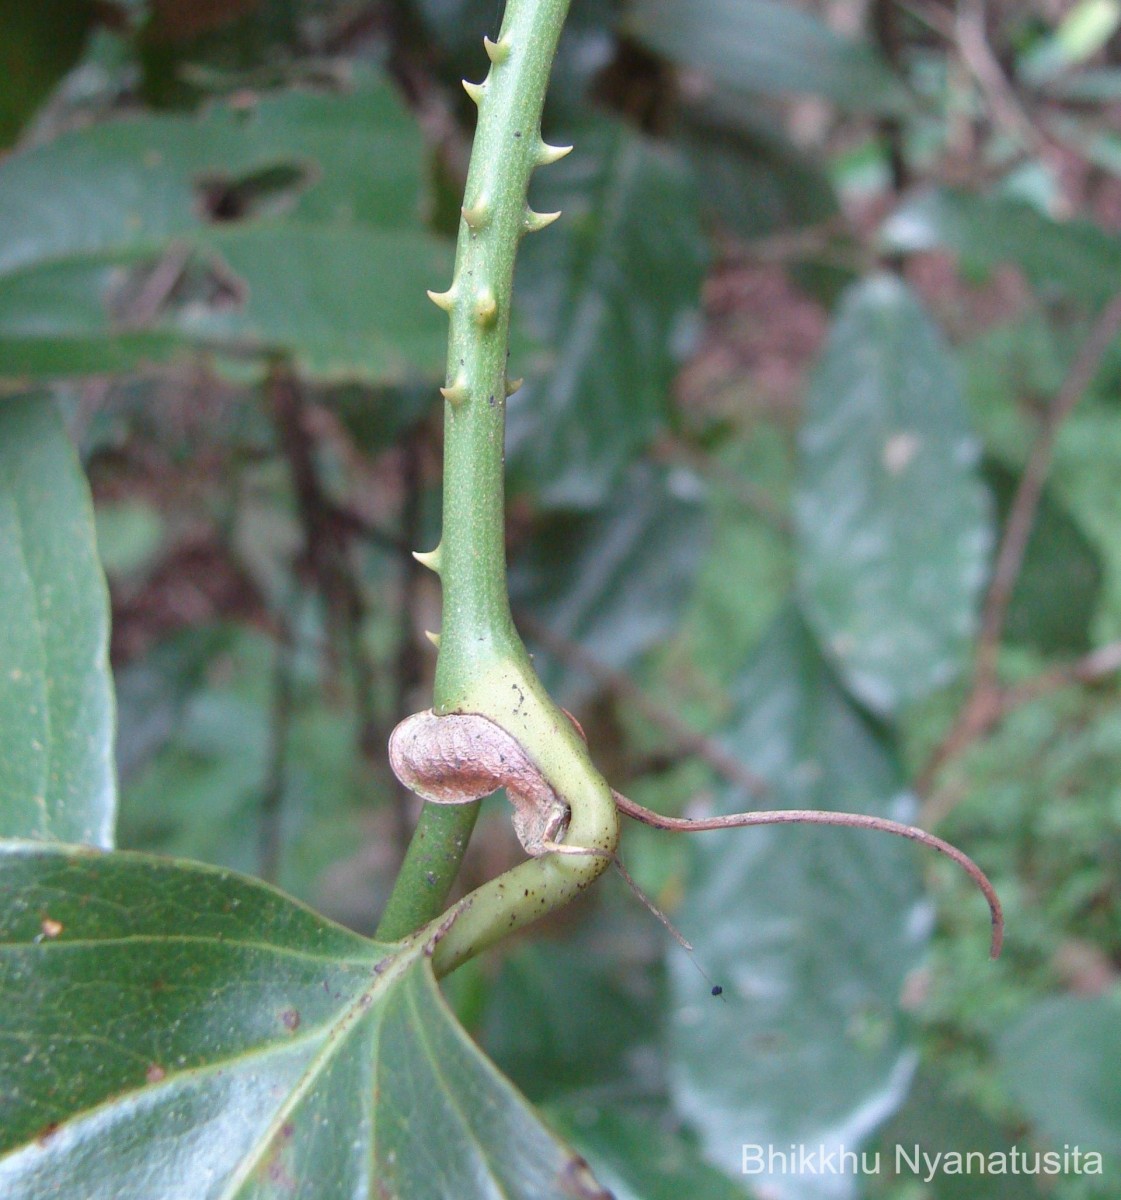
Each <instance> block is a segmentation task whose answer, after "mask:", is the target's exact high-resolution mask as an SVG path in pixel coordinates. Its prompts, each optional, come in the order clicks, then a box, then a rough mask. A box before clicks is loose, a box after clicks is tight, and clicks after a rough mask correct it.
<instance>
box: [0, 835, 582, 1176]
mask: <svg viewBox="0 0 1121 1200" xmlns="http://www.w3.org/2000/svg"><path fill="white" fill-rule="evenodd" d="M0 880H2V882H3V888H4V895H5V903H4V904H3V906H0V1193H2V1194H3V1196H4V1197H5V1200H33V1198H34V1200H42V1197H44V1196H48V1195H59V1196H63V1195H66V1196H69V1195H73V1194H74V1192H73V1189H74V1186H75V1181H77V1180H80V1181H81V1187H82V1188H83V1189H84V1194H85V1195H88V1196H90V1197H94V1196H97V1197H103V1196H104V1197H109V1196H112V1197H113V1198H114V1200H219V1198H221V1200H233V1198H234V1197H245V1198H248V1197H254V1198H256V1200H265V1198H266V1197H276V1198H278V1200H279V1198H280V1197H287V1198H294V1197H296V1198H298V1197H302V1198H304V1200H344V1198H346V1200H356V1198H357V1197H363V1198H368V1200H385V1198H386V1197H400V1198H402V1200H476V1198H477V1200H483V1198H484V1197H485V1198H486V1200H491V1198H492V1197H494V1196H495V1195H503V1196H508V1197H511V1198H515V1197H517V1198H524V1200H562V1198H568V1200H571V1197H573V1196H585V1197H597V1196H600V1195H601V1193H600V1192H599V1191H598V1190H597V1189H596V1188H595V1186H594V1184H593V1182H592V1181H591V1179H590V1176H589V1175H588V1173H587V1170H586V1168H585V1167H584V1166H583V1164H582V1162H581V1161H580V1160H579V1159H577V1158H575V1157H574V1156H573V1155H572V1153H571V1151H569V1150H567V1149H566V1148H565V1147H564V1146H563V1145H562V1144H561V1143H560V1142H558V1141H557V1140H556V1138H555V1137H554V1136H553V1135H552V1134H551V1133H550V1132H549V1131H547V1130H546V1129H545V1127H544V1126H543V1125H541V1124H540V1122H539V1121H538V1120H537V1118H536V1117H535V1116H534V1114H533V1113H532V1110H530V1108H529V1107H528V1106H527V1105H526V1103H525V1101H524V1100H523V1099H522V1098H521V1097H520V1096H519V1095H518V1094H517V1093H516V1092H515V1091H514V1089H513V1088H512V1087H511V1086H510V1084H509V1083H507V1082H506V1081H505V1080H504V1079H503V1078H502V1077H501V1076H500V1075H499V1074H498V1072H497V1071H496V1070H495V1069H494V1067H493V1066H491V1064H490V1063H489V1062H488V1061H487V1060H486V1059H485V1058H483V1057H482V1055H480V1053H479V1052H478V1050H477V1049H476V1048H475V1047H474V1045H473V1044H472V1043H471V1042H470V1041H469V1039H468V1038H467V1037H466V1035H465V1034H464V1032H463V1030H462V1029H461V1028H460V1027H459V1026H458V1025H457V1024H456V1022H455V1020H454V1019H453V1017H452V1016H451V1014H450V1012H449V1011H448V1009H447V1008H446V1006H445V1005H444V1003H443V1000H442V999H441V997H440V994H439V991H438V989H437V988H436V985H435V982H434V980H433V977H432V973H431V970H430V968H429V966H428V961H427V957H426V955H425V953H424V947H423V944H420V943H414V944H412V945H408V944H405V945H401V946H381V945H378V944H377V943H374V942H369V941H366V940H365V939H363V938H360V937H358V936H357V935H356V934H352V933H349V932H347V931H346V930H344V929H342V928H341V927H339V926H335V925H332V924H330V923H329V922H327V921H325V920H323V919H322V918H320V917H318V916H316V915H315V914H314V913H312V912H311V911H310V910H308V909H305V908H302V907H301V906H300V905H298V904H296V903H295V902H293V901H291V900H289V899H288V898H287V897H285V896H284V895H282V894H281V893H279V892H276V891H274V890H273V889H271V888H269V887H266V886H265V885H263V884H260V883H257V882H254V881H252V880H249V879H245V878H243V877H239V876H236V875H233V874H230V873H228V872H225V871H221V870H215V869H213V868H206V867H200V866H193V865H189V864H185V863H178V862H175V861H172V860H166V859H155V858H146V857H143V856H140V855H126V854H113V855H104V856H103V855H100V854H97V853H95V852H80V851H78V852H76V851H75V850H74V849H73V848H64V849H56V848H50V849H48V848H35V847H32V846H30V845H28V844H26V843H24V844H20V843H8V844H7V845H6V846H5V847H4V848H3V852H2V855H0Z"/></svg>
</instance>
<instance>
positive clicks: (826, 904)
mask: <svg viewBox="0 0 1121 1200" xmlns="http://www.w3.org/2000/svg"><path fill="white" fill-rule="evenodd" d="M735 701H736V711H737V713H738V714H739V715H738V718H737V720H736V723H735V724H734V726H733V727H732V728H731V729H730V731H729V732H728V733H727V735H726V736H725V738H724V744H725V746H726V748H727V750H728V751H730V752H732V753H734V754H736V755H738V756H739V757H740V758H741V759H742V761H744V763H745V764H746V765H747V766H749V767H750V768H751V769H752V770H753V771H755V772H757V773H758V774H760V775H761V776H763V778H765V779H766V780H767V782H768V784H769V785H770V792H769V794H768V796H767V807H775V808H834V809H854V810H859V811H862V812H870V813H878V814H881V815H889V816H894V817H897V818H898V817H903V818H904V819H905V818H906V816H907V815H908V812H909V810H910V804H909V802H908V800H907V797H906V796H905V794H904V791H903V785H902V781H901V777H900V772H899V767H898V764H897V762H896V759H895V755H894V753H893V750H892V748H891V746H890V745H889V744H887V743H886V742H885V740H884V737H883V735H882V734H881V732H880V731H878V730H877V729H876V728H874V727H873V726H872V725H871V724H870V723H869V721H868V720H867V719H866V718H864V717H863V716H862V715H861V714H860V713H859V712H858V710H857V709H856V708H855V707H854V706H853V704H852V702H851V701H850V700H849V699H848V698H847V696H846V695H845V693H844V692H843V691H842V689H841V687H840V685H839V683H838V681H837V680H836V678H835V677H834V676H833V674H832V672H831V671H830V669H829V667H828V665H827V664H826V663H825V661H824V660H823V659H822V657H821V655H820V653H819V652H818V650H817V649H816V646H815V644H814V641H813V638H812V637H811V636H810V634H809V631H808V630H807V629H806V628H805V626H804V625H803V624H802V622H801V620H800V619H799V618H798V617H797V616H796V615H795V614H793V613H792V612H789V611H788V612H787V613H786V614H785V615H784V616H783V617H781V618H780V619H779V621H778V622H777V623H776V625H775V626H774V627H773V628H772V630H771V632H770V634H769V635H768V637H767V638H766V639H765V642H764V645H763V647H762V648H761V650H760V651H759V654H758V657H757V658H756V659H755V661H754V663H753V665H752V666H751V667H750V669H749V670H748V671H747V672H746V673H745V674H744V675H743V676H742V677H741V679H740V681H739V682H738V684H737V685H736V691H735ZM736 801H737V796H736V795H735V793H734V792H733V791H732V790H731V789H728V791H727V792H726V793H725V795H724V797H723V798H722V800H721V802H720V805H719V807H720V808H721V809H722V810H725V811H727V810H729V809H730V808H731V807H733V806H734V805H735V804H736ZM691 843H692V850H693V854H694V856H695V870H694V871H693V878H692V880H691V883H690V884H689V885H688V887H687V891H686V896H687V899H686V902H685V904H684V905H683V906H682V908H681V909H680V910H679V911H678V912H677V913H676V914H675V920H676V921H677V923H678V925H679V926H680V928H681V929H682V931H683V932H684V933H685V935H686V936H687V937H688V938H689V939H690V940H691V941H692V942H693V944H694V945H695V946H696V953H697V955H698V958H699V960H700V961H701V962H702V963H703V964H704V966H705V969H706V971H708V972H709V973H710V974H711V976H712V977H713V978H714V979H715V980H717V981H718V982H719V983H720V984H721V985H722V986H723V989H724V991H723V996H722V997H721V998H720V999H714V998H713V997H712V996H711V995H710V994H709V986H708V983H707V981H705V980H704V979H702V978H701V977H700V976H699V974H698V972H697V971H696V970H695V969H694V965H693V964H692V963H691V962H689V961H688V959H687V957H686V956H685V955H684V953H676V952H675V953H674V954H673V955H672V956H671V959H670V963H669V966H670V983H671V988H672V992H673V996H674V1001H673V1008H672V1027H671V1032H670V1036H669V1054H670V1057H671V1072H672V1074H671V1082H672V1094H673V1097H674V1100H675V1105H676V1108H677V1110H678V1111H679V1112H680V1113H681V1114H682V1115H683V1116H684V1117H686V1118H687V1119H688V1120H689V1121H690V1123H691V1124H692V1125H693V1126H694V1127H695V1128H696V1130H697V1132H698V1134H699V1136H700V1138H701V1141H702V1144H703V1145H704V1147H705V1149H706V1151H707V1153H708V1155H709V1156H710V1157H711V1158H712V1160H713V1161H714V1162H716V1163H717V1164H718V1165H720V1166H722V1167H723V1168H724V1169H725V1170H726V1171H727V1172H728V1173H730V1174H732V1175H734V1176H736V1177H737V1178H741V1179H742V1175H741V1174H740V1168H741V1165H742V1164H741V1146H742V1145H743V1144H745V1143H750V1144H759V1145H763V1146H766V1145H768V1144H773V1145H775V1146H776V1147H779V1148H783V1147H785V1146H788V1145H789V1144H790V1143H791V1142H801V1143H805V1144H807V1145H810V1146H814V1147H816V1146H818V1145H819V1144H824V1145H826V1146H828V1147H834V1148H835V1147H836V1146H838V1145H840V1144H844V1145H845V1146H846V1147H847V1148H849V1149H852V1148H854V1147H856V1146H857V1145H859V1143H860V1142H861V1140H862V1139H864V1138H866V1137H867V1136H868V1135H869V1134H870V1133H871V1131H872V1130H873V1129H874V1128H875V1127H876V1125H877V1124H878V1123H879V1122H880V1121H882V1120H883V1118H884V1117H885V1116H887V1115H888V1114H889V1113H891V1112H892V1111H893V1110H894V1109H895V1108H896V1107H897V1106H898V1105H899V1104H900V1103H901V1102H902V1100H903V1099H904V1097H905V1095H906V1091H907V1082H908V1079H909V1076H910V1072H911V1069H912V1066H913V1062H914V1053H913V1051H912V1050H911V1048H910V1046H909V1044H908V1039H907V1036H906V1033H905V1030H904V1023H903V1020H902V1016H901V1014H900V1012H899V1008H898V998H899V994H900V990H901V988H902V986H903V981H904V979H905V978H906V976H907V974H908V972H909V971H910V970H912V969H913V968H914V967H915V966H916V964H917V963H918V960H919V956H920V955H921V953H922V949H923V946H924V944H925V942H926V936H927V930H928V928H929V919H928V918H929V914H928V910H927V908H926V906H925V904H923V903H922V901H921V898H920V893H919V879H918V863H917V861H916V859H915V857H914V855H915V851H914V849H913V848H912V847H908V846H905V845H903V844H902V843H901V842H900V841H899V840H898V839H894V838H886V837H883V836H878V835H876V834H873V833H868V832H864V831H856V830H838V829H822V828H805V829H790V828H760V829H752V830H750V831H748V830H743V831H734V830H729V831H725V832H723V833H710V834H698V835H696V836H695V837H693V838H692V839H691ZM978 953H979V954H983V953H984V949H983V948H982V947H978ZM748 1182H750V1183H751V1184H752V1185H753V1186H755V1187H759V1186H761V1185H763V1184H764V1183H765V1184H766V1186H767V1187H768V1188H769V1189H771V1190H770V1191H768V1193H767V1194H768V1195H774V1196H781V1197H797V1198H798V1200H804V1198H805V1197H816V1196H819V1195H829V1196H836V1197H843V1196H849V1195H852V1194H853V1192H852V1184H853V1180H851V1178H850V1179H838V1178H836V1177H825V1176H821V1177H818V1178H817V1179H814V1178H811V1177H808V1176H806V1177H799V1176H786V1177H783V1176H781V1175H780V1174H775V1175H773V1176H771V1177H767V1176H764V1175H753V1176H752V1177H751V1178H750V1179H749V1180H748ZM829 1188H836V1189H837V1190H835V1191H830V1190H829Z"/></svg>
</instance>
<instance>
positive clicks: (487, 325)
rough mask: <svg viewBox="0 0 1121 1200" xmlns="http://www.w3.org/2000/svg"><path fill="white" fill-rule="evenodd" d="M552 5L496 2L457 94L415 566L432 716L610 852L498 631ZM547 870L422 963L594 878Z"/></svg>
mask: <svg viewBox="0 0 1121 1200" xmlns="http://www.w3.org/2000/svg"><path fill="white" fill-rule="evenodd" d="M567 9H568V0H510V2H509V4H508V5H507V8H506V14H505V18H504V20H503V25H502V32H501V34H500V35H499V38H498V41H497V43H488V54H489V55H490V58H491V62H492V65H491V70H490V72H489V74H488V75H487V78H486V80H485V81H484V82H483V83H482V84H480V85H466V86H467V88H468V93H469V94H470V95H471V96H472V98H473V99H474V100H475V101H476V103H477V104H478V106H479V120H478V127H477V130H476V134H475V143H474V147H473V149H472V154H471V166H470V169H469V171H468V176H467V186H466V190H465V195H464V207H463V218H462V220H461V222H460V228H459V240H458V244H457V249H456V263H455V276H454V279H453V281H452V285H451V287H450V288H449V289H448V291H447V292H444V293H441V294H439V295H434V296H433V300H434V301H435V302H436V303H437V304H439V305H440V307H442V308H444V309H446V311H447V312H448V315H449V318H450V330H449V337H448V370H447V384H446V387H445V388H444V389H443V391H444V396H445V398H446V404H445V408H444V423H445V439H444V447H445V448H444V528H443V537H442V540H441V544H440V546H439V547H438V548H437V549H436V550H435V551H433V552H432V553H431V554H427V555H422V556H418V557H420V559H421V561H422V562H424V563H425V565H427V566H430V567H431V568H432V569H433V570H435V571H436V572H437V573H438V574H439V576H440V579H441V582H442V585H443V602H444V603H443V627H442V629H441V632H440V642H439V645H440V653H439V659H438V660H437V667H436V682H435V695H434V705H433V707H434V709H435V711H436V712H437V713H440V714H445V713H451V712H477V713H482V714H483V715H484V716H487V717H489V718H490V719H491V720H493V721H494V722H495V723H496V724H498V725H500V726H502V727H503V728H504V729H506V730H507V731H508V732H510V733H511V734H513V735H514V736H515V737H517V738H518V740H519V741H520V742H521V743H522V745H523V747H524V748H525V749H526V751H527V753H528V754H529V755H530V757H531V758H532V759H533V760H534V761H535V762H536V763H537V765H538V766H539V767H540V768H541V770H542V772H543V774H544V775H545V778H546V779H547V780H548V782H549V783H550V784H551V786H552V787H553V788H554V790H555V791H556V792H557V793H558V795H561V796H563V797H564V798H565V800H567V801H568V803H569V805H570V807H571V809H572V819H571V822H570V826H569V832H568V841H569V843H570V844H572V845H575V846H585V847H594V848H597V849H599V850H600V851H606V852H610V851H612V850H613V849H614V846H615V843H616V841H617V839H618V818H617V815H616V813H615V806H614V802H613V801H612V799H611V792H610V789H609V788H608V786H607V784H606V782H605V781H604V780H603V779H602V777H601V776H600V775H599V773H598V772H597V771H596V770H595V768H594V767H593V766H592V764H591V762H590V760H589V759H588V757H587V754H586V751H585V749H584V745H583V742H582V741H581V740H580V738H579V737H578V736H577V735H576V733H575V731H574V730H573V728H572V726H571V724H570V723H569V721H568V720H567V718H566V717H565V716H564V715H563V714H562V713H561V712H560V711H559V710H558V709H557V708H556V706H555V705H554V704H553V703H552V701H551V700H550V699H549V697H548V695H547V694H546V692H545V690H544V688H543V687H542V686H541V684H540V682H539V681H538V679H537V676H536V674H535V673H534V671H533V668H532V666H531V664H530V661H529V656H528V655H527V653H526V651H525V648H524V646H523V645H522V642H521V639H520V638H519V637H518V634H517V631H516V630H515V628H514V623H513V619H512V617H511V615H510V604H509V599H508V595H507V586H506V553H505V494H504V479H503V465H504V464H503V460H504V446H505V417H506V397H507V395H508V393H509V392H510V391H511V390H512V389H511V387H510V384H509V380H508V378H507V371H506V367H507V357H508V346H509V326H510V305H511V299H512V293H513V281H514V259H515V256H516V254H517V248H518V243H519V241H520V240H521V237H522V235H523V234H525V233H530V232H534V231H536V230H538V229H542V228H544V227H545V225H547V224H549V223H551V221H552V219H553V218H554V216H555V215H556V214H547V215H540V214H536V213H533V212H532V211H531V210H530V209H529V208H528V207H527V205H526V192H527V189H528V186H529V179H530V176H531V175H532V173H533V171H534V169H535V168H536V167H538V166H542V165H545V164H547V163H549V162H552V161H554V160H555V159H556V158H558V157H560V154H561V153H562V152H561V151H559V150H557V149H555V148H553V147H549V146H547V145H546V144H545V143H544V142H543V141H542V140H541V134H540V120H541V109H542V105H543V103H544V98H545V90H546V86H547V84H548V78H549V70H550V67H551V65H552V61H553V56H554V54H555V51H556V46H557V41H558V39H559V37H560V32H561V27H562V26H563V24H564V18H565V15H566V12H567ZM477 811H478V805H477V804H465V805H456V806H440V805H433V804H427V805H426V806H425V808H424V811H423V812H422V814H421V818H420V823H419V825H418V827H417V830H416V833H415V835H414V837H413V840H412V842H411V843H410V845H409V849H408V852H407V854H406V856H405V860H404V862H403V864H402V867H401V871H400V874H399V875H398V878H397V881H396V883H395V885H394V889H393V892H392V895H391V896H390V899H389V902H388V904H387V905H386V909H385V913H384V915H383V917H382V921H381V924H380V926H379V928H378V936H379V937H381V938H383V939H387V940H393V939H397V938H401V937H404V936H407V935H408V934H410V933H412V932H413V931H414V930H416V929H418V928H419V927H420V926H421V925H423V924H425V923H426V922H428V921H431V920H432V919H433V918H434V917H436V916H437V915H438V914H439V912H440V911H441V909H442V907H443V905H444V903H445V900H446V897H447V894H448V891H449V890H450V888H451V885H452V883H453V882H454V880H455V876H456V874H457V873H458V870H459V865H460V862H461V860H462V857H463V853H464V851H465V850H466V847H467V841H468V839H469V837H470V834H471V830H472V828H473V826H474V822H475V818H476V815H477ZM607 861H608V860H607V859H605V858H603V857H602V856H592V855H586V856H585V855H550V856H547V857H546V858H544V859H536V860H533V861H531V862H527V863H524V864H522V865H521V866H519V867H517V868H515V869H514V870H513V871H511V872H507V874H506V875H504V876H502V877H501V879H497V880H494V881H492V883H490V884H487V885H485V886H484V887H483V888H480V889H479V890H478V892H476V893H475V894H474V896H473V897H472V898H471V902H470V904H469V905H467V906H466V907H465V908H464V910H463V912H462V913H461V915H460V917H459V918H458V920H457V921H456V923H455V925H454V926H453V929H452V931H451V932H450V933H449V934H448V936H447V937H445V939H444V940H443V941H442V942H441V944H440V947H439V948H438V950H437V956H438V962H437V965H438V967H440V968H441V969H444V970H448V969H451V967H452V966H454V965H455V964H456V963H458V962H460V961H462V960H463V959H464V958H466V957H469V956H470V955H471V954H473V953H475V952H477V950H479V949H481V948H482V947H483V946H484V945H489V944H490V943H491V942H493V941H495V940H497V939H498V938H499V937H501V936H504V934H505V933H507V932H509V931H510V930H512V929H514V928H517V927H518V926H520V925H524V924H526V923H528V922H529V921H531V920H534V919H536V917H538V916H541V915H543V914H544V913H545V912H547V911H550V910H551V909H552V908H555V907H558V906H559V905H560V904H564V903H567V902H568V900H569V899H571V898H572V896H573V895H575V894H576V892H577V891H579V890H580V889H581V888H583V887H585V886H586V885H587V884H588V883H589V882H591V880H592V879H594V878H595V877H596V875H598V874H599V873H600V872H601V871H602V870H603V869H604V867H605V866H606V865H607Z"/></svg>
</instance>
